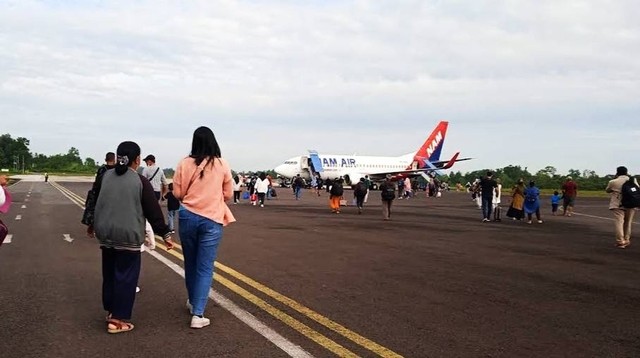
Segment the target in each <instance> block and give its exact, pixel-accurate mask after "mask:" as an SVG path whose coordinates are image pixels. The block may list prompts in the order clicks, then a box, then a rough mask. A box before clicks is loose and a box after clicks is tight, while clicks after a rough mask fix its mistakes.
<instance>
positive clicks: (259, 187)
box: [254, 173, 269, 208]
mask: <svg viewBox="0 0 640 358" xmlns="http://www.w3.org/2000/svg"><path fill="white" fill-rule="evenodd" d="M255 188H256V192H257V193H258V202H260V207H261V208H264V199H265V197H266V196H267V191H268V190H269V179H267V175H266V174H265V173H260V176H259V177H258V179H257V180H256V186H255ZM254 205H255V204H254Z"/></svg>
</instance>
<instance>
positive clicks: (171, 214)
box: [167, 210, 176, 231]
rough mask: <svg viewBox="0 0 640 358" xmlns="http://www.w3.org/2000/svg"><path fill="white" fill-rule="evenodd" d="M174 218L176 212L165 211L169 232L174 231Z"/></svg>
mask: <svg viewBox="0 0 640 358" xmlns="http://www.w3.org/2000/svg"><path fill="white" fill-rule="evenodd" d="M175 216H176V211H175V210H167V224H168V225H169V230H171V231H174V229H175V223H174V220H175Z"/></svg>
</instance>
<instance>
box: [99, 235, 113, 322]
mask: <svg viewBox="0 0 640 358" xmlns="http://www.w3.org/2000/svg"><path fill="white" fill-rule="evenodd" d="M101 251H102V307H103V308H104V310H105V311H107V312H108V313H109V314H111V312H113V295H114V281H115V259H114V254H115V250H114V249H109V248H105V247H103V248H101Z"/></svg>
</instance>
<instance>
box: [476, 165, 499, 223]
mask: <svg viewBox="0 0 640 358" xmlns="http://www.w3.org/2000/svg"><path fill="white" fill-rule="evenodd" d="M479 187H480V190H481V192H482V194H481V195H482V216H483V218H482V222H489V221H491V211H492V209H493V195H494V193H496V194H495V195H496V196H497V195H498V194H497V190H498V183H497V182H496V181H495V179H493V173H492V172H490V171H488V172H487V176H486V177H484V178H482V179H480V185H479Z"/></svg>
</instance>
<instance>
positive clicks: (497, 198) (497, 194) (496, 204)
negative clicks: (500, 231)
mask: <svg viewBox="0 0 640 358" xmlns="http://www.w3.org/2000/svg"><path fill="white" fill-rule="evenodd" d="M496 183H498V186H497V187H496V190H495V191H494V192H493V221H501V220H502V219H501V218H500V216H501V212H500V211H501V209H500V203H501V202H502V181H501V180H500V179H496Z"/></svg>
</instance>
